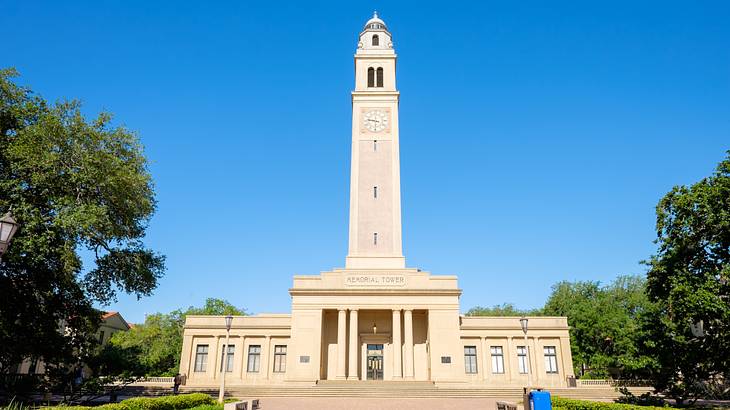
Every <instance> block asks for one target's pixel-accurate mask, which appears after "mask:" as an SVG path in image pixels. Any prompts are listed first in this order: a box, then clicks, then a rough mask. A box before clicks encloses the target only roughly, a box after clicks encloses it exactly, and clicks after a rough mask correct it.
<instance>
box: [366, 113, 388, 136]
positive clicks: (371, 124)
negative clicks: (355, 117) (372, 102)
mask: <svg viewBox="0 0 730 410" xmlns="http://www.w3.org/2000/svg"><path fill="white" fill-rule="evenodd" d="M362 125H363V126H364V127H365V128H366V129H367V130H368V131H370V132H380V131H382V130H384V129H385V128H386V127H387V126H388V113H386V112H385V111H383V110H372V111H367V112H365V114H364V115H363V116H362Z"/></svg>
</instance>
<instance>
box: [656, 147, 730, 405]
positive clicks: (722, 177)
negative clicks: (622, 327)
mask: <svg viewBox="0 0 730 410" xmlns="http://www.w3.org/2000/svg"><path fill="white" fill-rule="evenodd" d="M656 214H657V220H656V234H657V244H658V251H657V253H656V254H655V255H653V256H652V257H651V259H650V260H649V261H647V264H648V266H649V272H648V274H647V276H648V287H647V290H648V295H649V298H650V299H651V300H652V301H653V302H654V303H656V311H655V312H654V314H653V315H650V316H648V317H647V323H646V325H645V329H646V331H647V335H646V339H645V347H646V349H647V351H648V352H649V353H650V354H651V355H652V356H654V357H655V358H656V359H657V366H656V368H655V372H654V378H655V380H656V381H657V388H659V389H660V390H662V391H665V392H666V393H668V394H670V395H672V396H674V397H676V398H679V399H686V398H694V397H698V396H699V395H702V394H703V392H704V390H705V388H706V382H707V381H710V380H721V379H724V380H728V379H730V151H728V152H727V156H726V157H725V159H724V160H723V161H722V162H720V164H719V165H718V166H717V169H716V170H715V172H714V173H713V174H712V175H711V176H709V177H707V178H704V179H702V180H701V181H699V182H697V183H695V184H693V185H691V186H676V187H674V188H673V189H672V190H671V191H670V192H669V193H667V194H666V195H665V196H664V197H663V198H662V199H661V201H659V204H658V205H657V207H656ZM697 324H702V327H703V328H704V329H702V331H700V332H697V333H698V334H697V335H695V334H693V332H692V326H693V325H697ZM695 330H698V329H697V328H696V329H695Z"/></svg>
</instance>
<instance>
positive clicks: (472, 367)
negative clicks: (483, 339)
mask: <svg viewBox="0 0 730 410" xmlns="http://www.w3.org/2000/svg"><path fill="white" fill-rule="evenodd" d="M464 372H466V374H478V373H479V361H478V359H477V347H476V346H464Z"/></svg>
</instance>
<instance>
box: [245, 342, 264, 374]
mask: <svg viewBox="0 0 730 410" xmlns="http://www.w3.org/2000/svg"><path fill="white" fill-rule="evenodd" d="M252 359H253V360H252ZM260 371H261V345H248V357H247V361H246V373H259V372H260Z"/></svg>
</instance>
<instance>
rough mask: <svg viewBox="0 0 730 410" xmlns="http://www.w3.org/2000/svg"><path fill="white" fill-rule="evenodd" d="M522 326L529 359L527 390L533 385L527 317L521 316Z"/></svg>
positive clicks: (526, 355) (526, 353) (526, 354)
mask: <svg viewBox="0 0 730 410" xmlns="http://www.w3.org/2000/svg"><path fill="white" fill-rule="evenodd" d="M520 327H522V333H524V334H525V357H526V359H527V390H529V389H530V385H532V375H531V374H530V367H531V366H530V347H529V346H528V345H527V318H526V317H524V316H522V317H521V318H520Z"/></svg>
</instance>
